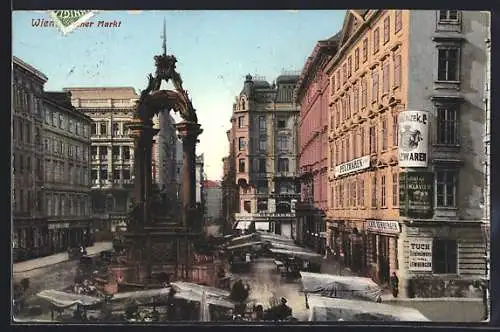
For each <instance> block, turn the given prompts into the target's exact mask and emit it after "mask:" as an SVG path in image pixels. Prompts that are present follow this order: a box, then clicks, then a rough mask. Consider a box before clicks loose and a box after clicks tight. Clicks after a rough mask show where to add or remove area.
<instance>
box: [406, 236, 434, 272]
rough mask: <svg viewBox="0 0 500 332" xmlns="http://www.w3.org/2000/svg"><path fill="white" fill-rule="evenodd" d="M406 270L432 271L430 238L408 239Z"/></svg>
mask: <svg viewBox="0 0 500 332" xmlns="http://www.w3.org/2000/svg"><path fill="white" fill-rule="evenodd" d="M408 249H409V250H408V251H409V255H408V270H409V271H418V272H432V239H410V242H409V248H408Z"/></svg>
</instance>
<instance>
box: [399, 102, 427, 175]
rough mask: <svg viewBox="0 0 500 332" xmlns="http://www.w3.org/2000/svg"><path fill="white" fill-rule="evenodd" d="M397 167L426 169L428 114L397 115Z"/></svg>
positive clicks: (407, 113) (405, 113) (418, 112)
mask: <svg viewBox="0 0 500 332" xmlns="http://www.w3.org/2000/svg"><path fill="white" fill-rule="evenodd" d="M398 123H399V126H398V127H399V147H398V149H399V153H398V156H399V167H403V168H414V167H427V162H428V158H427V157H428V149H429V113H428V112H427V111H403V112H401V113H399V118H398Z"/></svg>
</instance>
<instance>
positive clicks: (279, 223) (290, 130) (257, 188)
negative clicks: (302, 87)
mask: <svg viewBox="0 0 500 332" xmlns="http://www.w3.org/2000/svg"><path fill="white" fill-rule="evenodd" d="M297 80H298V75H281V76H279V77H278V78H277V79H276V83H273V84H272V85H271V84H270V83H269V82H267V81H265V80H260V79H254V78H253V77H252V76H251V75H247V77H246V80H245V83H244V86H243V90H242V91H241V93H240V95H239V96H238V97H237V98H236V102H235V103H234V105H233V115H232V118H231V122H232V128H231V134H230V136H232V137H234V139H235V146H234V148H235V151H234V152H233V153H234V163H235V166H234V167H235V169H236V176H235V179H236V183H237V184H238V186H239V195H238V196H239V201H240V206H239V213H236V214H235V222H236V223H237V224H236V227H237V228H240V229H248V228H249V227H254V226H255V228H256V229H263V230H269V231H270V232H272V233H276V234H282V235H284V236H288V237H294V236H295V235H294V234H295V230H294V228H295V213H294V204H295V202H296V201H297V199H298V198H299V194H298V192H297V185H296V165H297V118H298V115H299V109H298V107H297V106H296V104H295V101H294V88H295V84H296V83H297ZM230 144H231V145H232V144H233V143H232V142H230ZM252 225H253V226H252Z"/></svg>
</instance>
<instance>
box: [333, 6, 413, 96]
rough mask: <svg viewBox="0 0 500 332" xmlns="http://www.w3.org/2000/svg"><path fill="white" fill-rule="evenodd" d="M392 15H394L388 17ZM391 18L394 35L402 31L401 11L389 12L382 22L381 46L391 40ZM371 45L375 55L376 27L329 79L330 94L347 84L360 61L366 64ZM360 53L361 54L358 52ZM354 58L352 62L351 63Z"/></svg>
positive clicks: (378, 45) (376, 47) (378, 41)
mask: <svg viewBox="0 0 500 332" xmlns="http://www.w3.org/2000/svg"><path fill="white" fill-rule="evenodd" d="M391 13H393V14H394V15H390V14H391ZM391 17H394V34H397V33H399V32H400V31H401V29H402V24H403V22H402V11H401V10H393V11H392V10H391V11H389V14H387V16H386V17H385V18H384V20H383V34H384V35H383V44H384V45H385V44H387V43H388V42H389V41H390V38H391V33H390V30H391ZM369 41H371V43H372V54H377V53H378V52H379V50H380V28H379V27H376V28H375V29H373V30H372V35H371V36H367V37H365V38H364V39H363V41H362V43H361V50H360V47H356V48H355V49H354V51H353V52H352V53H351V54H349V55H348V56H347V57H346V60H345V61H344V63H343V64H342V65H341V66H340V68H339V69H338V70H337V71H336V72H335V73H334V74H333V76H332V79H331V94H332V95H333V94H334V93H335V91H338V90H340V88H341V87H342V86H343V85H344V84H346V83H347V82H348V79H350V78H351V76H352V75H353V73H356V71H357V70H358V69H359V68H360V61H361V62H362V63H365V62H367V61H368V60H369V59H368V53H369V46H368V43H369ZM360 51H361V52H360ZM353 57H354V61H353Z"/></svg>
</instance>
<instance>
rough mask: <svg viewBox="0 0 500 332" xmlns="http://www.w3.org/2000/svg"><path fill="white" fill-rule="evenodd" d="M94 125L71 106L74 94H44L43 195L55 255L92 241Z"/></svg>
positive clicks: (50, 245) (52, 249) (51, 248)
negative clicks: (91, 181)
mask: <svg viewBox="0 0 500 332" xmlns="http://www.w3.org/2000/svg"><path fill="white" fill-rule="evenodd" d="M91 126H92V120H91V119H90V117H88V116H86V115H85V114H83V113H81V112H80V111H77V110H76V109H75V108H74V107H73V105H72V104H71V93H69V92H45V93H44V122H43V151H44V195H45V215H46V217H47V222H48V232H49V239H50V241H49V250H50V252H52V253H56V252H63V251H65V250H67V248H68V247H78V246H79V245H84V246H89V245H92V242H93V240H92V238H93V235H92V232H93V227H92V210H91V204H92V202H91V197H90V187H91V183H90V169H91V161H90V146H91V143H90V130H91Z"/></svg>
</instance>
